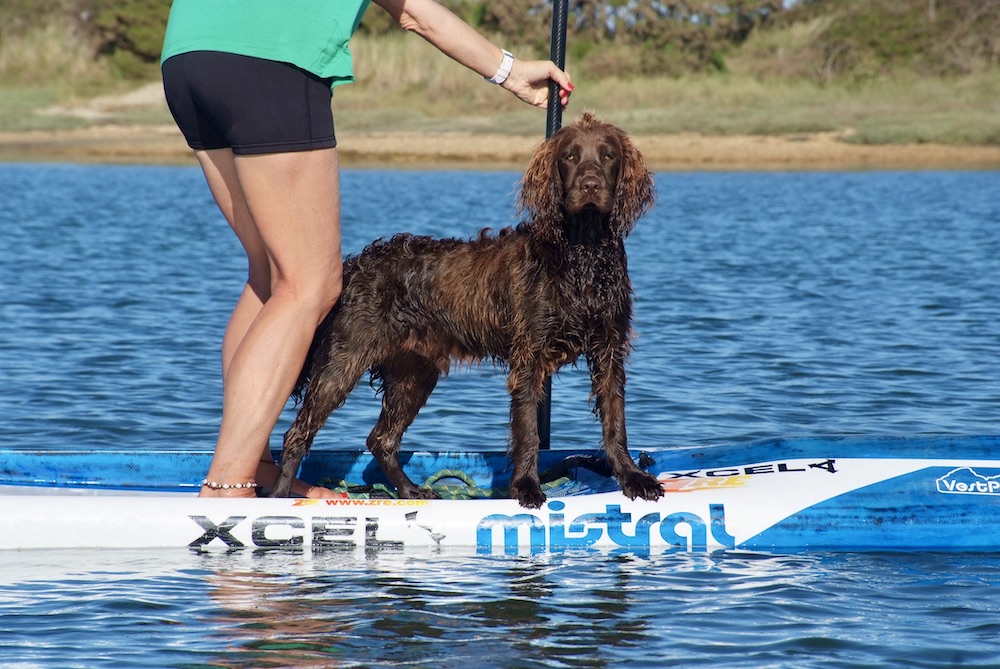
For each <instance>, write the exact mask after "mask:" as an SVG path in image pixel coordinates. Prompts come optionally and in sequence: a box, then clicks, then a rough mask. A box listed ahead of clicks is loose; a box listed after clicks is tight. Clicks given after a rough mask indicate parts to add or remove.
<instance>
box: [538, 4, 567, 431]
mask: <svg viewBox="0 0 1000 669" xmlns="http://www.w3.org/2000/svg"><path fill="white" fill-rule="evenodd" d="M568 7H569V0H555V1H554V2H553V3H552V38H551V41H550V49H549V57H550V58H551V59H552V62H554V63H555V64H556V65H558V66H559V69H560V70H565V69H566V14H567V11H568ZM561 127H562V101H561V98H560V97H559V84H558V83H556V82H554V81H550V82H549V107H548V113H547V118H546V121H545V138H546V139H549V138H550V137H552V135H554V134H555V133H556V131H557V130H559V128H561ZM551 425H552V377H551V376H549V377H546V379H545V395H544V397H543V398H542V401H541V402H540V403H539V405H538V441H539V446H540V448H543V449H547V448H549V447H550V446H551V445H552V439H551Z"/></svg>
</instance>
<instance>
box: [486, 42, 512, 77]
mask: <svg viewBox="0 0 1000 669" xmlns="http://www.w3.org/2000/svg"><path fill="white" fill-rule="evenodd" d="M512 67H514V56H513V55H512V54H511V53H510V51H507V49H503V60H501V61H500V67H499V68H498V69H497V73H496V74H494V75H493V77H492V78H489V79H487V78H486V77H483V79H486V81H488V82H490V83H491V84H502V83H503V82H505V81H507V77H509V76H510V68H512Z"/></svg>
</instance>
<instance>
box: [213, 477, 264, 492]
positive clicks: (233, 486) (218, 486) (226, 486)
mask: <svg viewBox="0 0 1000 669" xmlns="http://www.w3.org/2000/svg"><path fill="white" fill-rule="evenodd" d="M201 485H203V486H204V487H206V488H209V489H211V490H242V489H243V488H256V487H257V482H256V481H247V482H246V483H217V482H215V481H209V480H208V479H205V480H204V481H202V482H201Z"/></svg>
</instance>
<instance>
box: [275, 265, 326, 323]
mask: <svg viewBox="0 0 1000 669" xmlns="http://www.w3.org/2000/svg"><path fill="white" fill-rule="evenodd" d="M342 290H343V274H342V272H341V271H339V270H334V271H330V272H328V273H326V274H324V275H321V276H316V277H311V278H310V277H298V278H295V279H292V278H289V277H278V278H277V279H276V280H274V281H273V282H272V284H271V295H272V297H274V296H279V295H280V296H281V297H282V298H283V299H287V300H289V301H291V302H294V303H296V304H297V305H298V306H299V307H300V308H302V309H304V310H307V311H308V312H309V313H310V314H312V316H313V318H315V320H316V324H317V325H319V323H320V321H322V320H323V318H325V317H326V315H327V313H329V311H330V309H332V308H333V305H334V304H336V303H337V300H338V299H340V293H341V291H342Z"/></svg>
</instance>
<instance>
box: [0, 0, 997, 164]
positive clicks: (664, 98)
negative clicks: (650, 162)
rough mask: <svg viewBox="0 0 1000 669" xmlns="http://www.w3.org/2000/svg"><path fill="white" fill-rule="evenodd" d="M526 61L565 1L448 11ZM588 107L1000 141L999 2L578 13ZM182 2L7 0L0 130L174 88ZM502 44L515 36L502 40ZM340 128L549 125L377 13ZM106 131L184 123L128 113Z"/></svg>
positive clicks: (861, 135) (732, 128) (670, 128)
mask: <svg viewBox="0 0 1000 669" xmlns="http://www.w3.org/2000/svg"><path fill="white" fill-rule="evenodd" d="M446 4H448V5H449V6H451V7H452V8H453V9H455V11H457V12H458V13H460V14H461V15H462V16H463V17H464V18H466V19H467V20H469V21H470V22H472V23H473V24H474V25H476V26H477V27H479V28H480V29H481V30H483V31H484V32H486V33H487V34H490V35H492V36H494V37H495V38H496V40H497V41H498V42H500V43H502V44H504V45H505V46H507V47H508V48H510V49H511V50H512V51H514V53H515V54H517V55H518V56H519V57H545V56H547V54H548V39H549V21H550V15H551V3H550V2H545V1H544V0H488V1H484V2H480V1H475V0H446ZM570 8H571V9H570V35H569V39H568V45H569V48H568V57H567V68H568V69H569V71H570V73H571V74H572V76H573V79H574V82H575V83H577V91H576V93H574V99H573V108H574V109H575V110H582V109H594V110H596V111H597V112H598V113H600V114H601V115H603V116H606V117H608V118H609V119H611V120H613V121H616V122H620V123H622V124H624V125H626V126H627V127H629V128H630V129H631V130H632V131H634V132H649V133H652V132H661V133H670V132H695V133H706V134H712V133H721V134H771V133H791V134H794V133H808V132H818V131H831V132H841V133H845V135H847V136H849V138H850V140H851V141H859V142H870V143H894V142H945V143H956V144H1000V67H998V66H1000V2H996V0H799V1H798V2H795V3H792V4H791V5H790V6H789V7H785V3H784V2H782V1H781V0H726V1H719V0H687V1H686V2H683V3H665V2H654V1H653V0H631V1H630V2H625V1H624V0H605V1H604V2H600V3H599V2H594V1H592V0H590V1H588V0H573V1H572V2H570ZM168 9H169V0H0V129H8V130H10V129H27V128H50V127H60V126H65V125H72V124H82V123H86V122H90V121H87V120H85V119H81V118H77V117H73V116H71V115H59V114H47V115H39V114H37V113H34V112H35V110H37V109H39V108H44V107H51V106H53V105H55V104H58V105H60V106H61V107H70V106H73V105H75V104H81V103H83V102H86V101H87V100H89V99H91V98H92V97H94V96H95V95H101V94H110V93H120V92H124V91H127V90H131V89H134V88H135V87H136V86H137V85H139V84H141V83H144V82H148V81H154V80H155V79H156V77H157V72H158V68H157V61H158V55H159V53H158V52H159V45H160V43H161V41H162V32H163V25H164V23H165V20H166V16H167V11H168ZM501 36H502V37H501ZM352 49H353V51H354V54H355V62H356V71H357V76H358V83H356V84H354V85H352V86H345V87H341V88H338V89H337V92H336V95H335V107H336V110H337V124H338V127H340V128H344V129H367V130H382V129H386V128H392V129H397V130H444V129H448V130H452V129H462V130H470V131H490V132H498V131H499V132H510V133H529V134H530V133H533V132H536V131H537V126H538V123H539V115H538V113H537V112H536V111H534V110H531V109H527V108H525V107H524V106H523V105H521V104H520V103H517V102H516V101H514V100H513V99H510V97H509V96H499V95H497V92H496V91H495V90H494V89H493V88H492V87H490V86H486V85H484V84H483V82H482V81H480V80H478V78H477V77H475V76H470V75H469V73H468V72H466V71H464V70H463V69H462V68H461V67H459V66H457V65H455V64H454V63H452V62H450V61H449V60H448V59H446V58H441V57H440V56H439V55H438V54H436V53H435V52H434V49H433V48H432V47H430V46H429V45H427V44H425V43H424V42H422V40H419V39H415V38H413V37H410V36H406V35H404V34H403V33H402V31H400V30H399V29H398V28H397V27H395V26H394V25H392V23H391V21H390V20H389V19H388V17H387V16H386V15H385V14H384V13H383V12H381V11H380V10H379V9H378V8H374V7H373V8H372V9H371V10H370V11H369V12H368V14H367V16H366V17H365V21H364V23H363V24H362V29H361V32H360V34H359V35H358V36H357V37H356V38H355V40H354V41H353V42H352ZM101 120H103V121H104V122H163V123H167V122H169V117H168V116H167V115H166V112H165V111H163V110H161V111H159V112H148V111H147V112H144V113H142V114H136V113H135V112H134V111H132V112H126V111H122V110H115V109H112V110H110V111H108V112H107V113H106V114H105V115H104V116H102V117H101Z"/></svg>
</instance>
